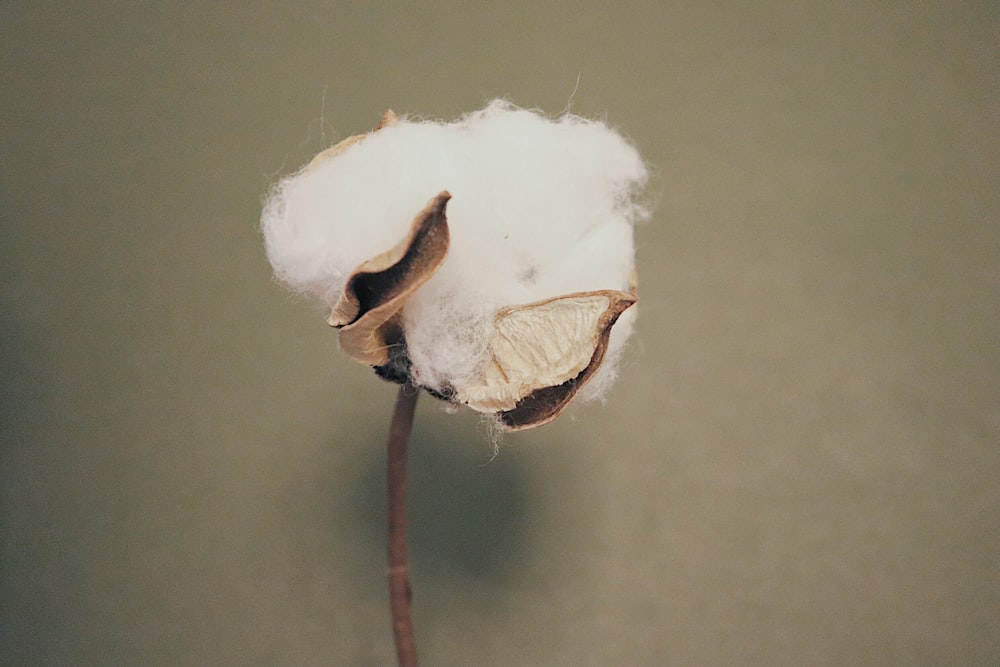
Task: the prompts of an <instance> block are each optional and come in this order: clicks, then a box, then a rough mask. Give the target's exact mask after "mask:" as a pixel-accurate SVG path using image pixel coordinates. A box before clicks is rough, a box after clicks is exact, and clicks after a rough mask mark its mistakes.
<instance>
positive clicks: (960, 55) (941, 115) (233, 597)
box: [0, 0, 1000, 666]
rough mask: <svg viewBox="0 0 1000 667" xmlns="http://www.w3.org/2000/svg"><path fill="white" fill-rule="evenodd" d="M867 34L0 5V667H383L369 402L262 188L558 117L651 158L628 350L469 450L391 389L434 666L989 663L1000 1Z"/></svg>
mask: <svg viewBox="0 0 1000 667" xmlns="http://www.w3.org/2000/svg"><path fill="white" fill-rule="evenodd" d="M882 4H883V3H862V2H856V3H851V2H818V3H799V2H791V1H780V0H773V1H766V2H758V3H739V2H722V3H702V2H676V3H673V2H644V3H639V2H623V3H614V4H613V3H594V2H590V3H571V2H564V3H560V2H552V3H507V4H501V5H497V7H496V8H489V7H485V6H482V7H480V6H477V5H474V4H473V3H458V2H454V3H446V2H440V3H431V4H429V5H426V6H421V7H418V6H417V4H416V3H414V4H412V5H410V4H408V3H393V2H353V3H320V2H300V3H281V2H256V1H248V2H219V3H143V2H80V3H65V2H46V1H39V0H33V1H32V2H24V1H6V2H0V149H2V150H0V170H2V172H0V197H2V199H0V221H2V226H0V278H2V281H0V283H2V292H0V299H2V301H0V312H2V334H0V335H2V352H0V358H2V369H0V383H2V386H0V419H2V422H0V428H2V431H0V436H2V448H0V457H2V458H0V503H2V505H0V509H2V513H0V516H2V521H3V523H2V535H3V551H2V562H0V580H2V590H0V605H2V618H0V662H2V663H3V664H9V665H208V664H212V665H331V664H332V665H386V664H390V663H391V662H392V660H393V649H392V645H391V638H390V626H389V621H388V612H387V602H386V593H385V584H384V571H383V541H384V538H383V534H382V530H383V529H382V519H383V509H382V502H383V501H382V492H383V481H382V475H383V472H382V466H383V451H382V447H383V438H384V436H385V433H386V430H387V428H388V421H389V413H390V410H391V406H392V401H393V397H394V388H393V387H392V386H390V385H387V384H384V383H382V382H380V381H378V380H377V379H376V378H375V377H374V376H373V375H372V374H371V373H370V371H368V370H367V369H365V368H363V367H360V366H357V365H355V364H353V363H352V362H350V361H348V360H347V359H346V358H345V357H344V356H343V355H341V354H339V353H338V351H337V348H336V340H335V335H334V334H333V333H332V332H331V331H330V330H328V328H327V327H326V325H325V323H324V321H323V317H322V314H321V313H319V312H318V311H317V310H316V309H315V308H313V307H312V306H310V305H309V304H306V303H303V302H301V301H297V300H296V299H294V298H292V297H290V296H289V295H287V294H286V293H285V292H284V291H283V290H282V289H281V288H280V287H279V286H278V285H276V284H275V283H274V282H273V281H272V280H271V277H270V272H269V267H268V266H267V264H266V261H265V260H264V257H263V251H262V248H261V239H260V236H259V233H258V230H257V224H258V218H259V210H260V200H261V197H262V194H263V193H264V192H265V191H266V189H267V187H268V185H269V184H270V183H272V182H273V181H274V180H275V178H277V177H278V176H279V175H281V174H285V173H288V172H289V171H291V170H293V169H295V168H296V167H298V166H299V165H301V164H302V163H303V162H304V161H306V160H307V159H308V158H309V157H310V156H311V155H312V154H314V153H316V152H318V151H319V150H320V149H322V148H324V147H325V146H327V145H329V144H330V143H332V142H334V141H335V140H337V139H339V138H342V137H344V136H347V135H349V134H353V133H357V132H359V131H363V130H367V129H369V128H370V127H371V126H372V124H373V123H374V122H375V121H376V120H377V119H378V117H379V115H380V114H381V113H382V111H383V110H384V109H385V108H386V107H389V106H392V107H393V108H394V109H396V110H397V111H399V112H409V113H418V114H423V115H425V116H428V117H435V118H452V117H454V116H455V115H457V114H459V113H461V112H462V111H468V110H472V109H476V108H479V107H481V106H482V105H483V104H484V103H485V102H486V101H487V100H489V99H491V98H493V97H497V96H504V97H507V98H509V99H510V100H512V101H514V102H516V103H518V104H521V105H523V106H530V107H538V108H541V109H543V110H546V111H547V112H549V113H559V112H561V111H562V110H563V109H565V108H566V107H567V104H568V102H569V101H570V96H571V93H573V91H574V88H576V93H575V95H573V96H572V109H573V111H575V112H577V113H580V114H583V115H587V116H597V117H605V118H607V120H608V121H609V122H610V123H612V124H613V125H615V126H616V127H619V128H620V129H621V130H622V131H623V132H624V133H625V134H626V135H627V136H629V137H630V138H631V139H632V140H633V141H634V142H635V143H636V144H637V145H638V146H639V148H640V149H641V150H642V152H643V154H644V155H645V157H646V158H647V159H648V160H649V161H650V163H651V164H652V165H653V167H654V169H655V172H656V179H655V182H654V184H653V191H654V192H655V193H656V196H657V199H658V208H657V214H656V217H655V220H654V221H653V222H651V223H649V224H648V225H645V226H643V227H642V228H640V229H639V230H638V241H639V244H640V250H639V262H640V270H641V277H642V306H641V308H642V311H641V312H642V317H641V319H640V329H639V333H638V336H637V337H636V339H635V342H634V345H633V346H632V348H631V351H630V354H629V358H628V364H627V366H626V367H625V368H624V371H623V374H622V377H621V380H620V382H619V385H618V386H617V387H616V389H615V391H614V392H613V394H612V396H611V398H610V400H609V401H608V403H607V404H606V405H603V406H601V405H597V406H584V407H580V406H577V407H576V408H574V409H573V410H571V411H570V412H569V413H568V414H567V415H564V416H563V417H562V418H561V419H560V420H559V421H558V422H557V423H555V424H553V425H551V426H548V427H545V428H542V429H540V430H536V431H532V432H529V433H526V434H523V435H517V436H509V437H506V438H504V439H503V441H502V442H501V448H500V452H499V456H498V457H497V458H496V459H495V460H491V458H490V457H491V445H490V442H489V438H488V434H487V431H486V429H485V428H484V427H483V426H482V425H481V424H480V423H479V421H478V420H477V418H476V417H475V416H474V415H471V414H459V415H455V416H452V415H448V414H446V413H444V412H443V411H442V410H441V409H440V406H439V405H438V404H436V403H435V401H433V400H432V399H430V398H429V397H424V398H422V399H421V404H420V406H419V411H418V426H417V432H416V434H415V441H414V444H413V457H414V458H413V462H412V468H413V474H414V476H415V479H414V481H413V488H412V493H413V497H412V513H413V526H412V530H413V532H414V535H413V541H414V543H413V547H412V552H413V553H412V557H413V577H414V586H415V591H416V607H415V614H416V621H415V622H416V627H417V633H418V645H419V649H420V652H421V656H422V658H423V661H424V663H425V664H427V665H574V666H576V665H612V664H618V665H721V664H746V665H847V664H852V665H893V664H896V665H940V664H963V665H995V664H998V663H1000V344H998V341H1000V224H998V218H1000V177H998V174H1000V171H998V168H1000V164H998V163H1000V10H998V8H997V5H996V3H994V2H940V3H936V2H910V3H896V7H895V8H877V7H876V6H877V5H878V6H881V5H882ZM578 79H579V86H578V87H577V80H578Z"/></svg>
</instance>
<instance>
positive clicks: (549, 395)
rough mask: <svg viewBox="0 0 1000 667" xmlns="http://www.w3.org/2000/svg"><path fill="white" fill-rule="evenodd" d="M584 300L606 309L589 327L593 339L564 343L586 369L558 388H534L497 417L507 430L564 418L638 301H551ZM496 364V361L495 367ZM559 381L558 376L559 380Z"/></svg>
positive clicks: (586, 296) (592, 297)
mask: <svg viewBox="0 0 1000 667" xmlns="http://www.w3.org/2000/svg"><path fill="white" fill-rule="evenodd" d="M581 300H585V301H590V302H592V303H593V306H590V307H591V308H593V307H594V306H596V307H598V308H600V307H602V306H603V310H601V311H600V312H599V314H598V315H597V318H596V323H593V322H592V321H591V322H589V323H588V324H589V326H588V328H589V329H590V335H585V334H584V332H581V335H580V336H578V337H577V338H576V339H575V340H570V341H564V342H568V343H569V346H568V350H567V356H570V357H575V358H576V359H577V360H580V359H585V360H586V361H585V365H584V366H583V368H582V370H580V371H579V372H577V373H575V374H574V375H572V376H571V377H568V378H566V379H565V380H563V381H561V382H559V383H558V384H551V385H547V386H539V387H537V388H534V389H533V390H532V391H530V392H529V393H528V394H527V395H525V396H524V397H522V398H520V399H519V400H518V401H517V403H516V405H515V406H514V407H513V408H511V409H509V410H502V411H500V412H498V413H497V417H498V418H499V421H500V427H501V428H502V429H503V430H505V431H521V430H525V429H528V428H534V427H536V426H542V425H543V424H547V423H549V422H550V421H552V420H553V419H555V418H556V417H558V416H559V415H560V414H562V412H563V410H565V409H566V407H567V406H568V405H569V404H570V403H571V402H572V401H573V399H574V398H575V397H576V395H577V394H578V393H579V392H580V390H581V389H582V388H583V387H584V385H586V384H587V382H588V381H589V380H590V379H591V378H592V377H593V376H594V374H595V373H596V372H597V370H598V369H599V368H600V367H601V363H602V362H603V361H604V356H605V354H606V353H607V350H608V342H609V340H610V338H611V328H612V327H613V326H614V324H615V322H617V321H618V318H619V317H620V316H621V314H622V313H624V312H625V311H626V310H627V309H628V308H629V307H631V306H632V305H633V304H635V303H636V301H638V296H637V295H636V294H635V292H634V291H633V292H631V293H629V292H619V291H611V290H607V291H600V292H586V293H581V294H571V295H568V296H565V297H559V299H554V300H551V301H552V302H560V301H566V302H579V301H581ZM542 303H543V304H545V303H548V302H542ZM528 308H531V306H529V307H528ZM573 319H578V318H573ZM496 361H497V360H496V359H494V363H496ZM579 365H580V361H577V363H576V366H573V367H571V368H573V369H575V368H578V367H579ZM571 372H572V371H571ZM558 377H559V376H556V378H557V379H558ZM539 379H540V378H539Z"/></svg>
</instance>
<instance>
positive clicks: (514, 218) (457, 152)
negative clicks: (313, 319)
mask: <svg viewBox="0 0 1000 667" xmlns="http://www.w3.org/2000/svg"><path fill="white" fill-rule="evenodd" d="M645 179H646V169H645V166H644V165H643V162H642V160H641V158H640V157H639V154H638V152H637V151H636V150H635V149H634V148H633V147H632V146H631V145H629V144H628V143H627V142H626V141H625V140H624V139H623V138H622V137H621V136H620V135H619V134H617V133H616V132H614V131H613V130H611V129H609V128H608V127H607V126H605V125H604V124H602V123H599V122H595V121H590V120H586V119H583V118H579V117H577V116H573V115H565V116H562V117H560V118H558V119H556V120H550V119H547V118H545V117H544V116H542V115H540V114H538V113H535V112H532V111H527V110H524V109H520V108H517V107H514V106H512V105H510V104H508V103H505V102H502V101H495V102H492V103H491V104H489V105H488V106H487V107H486V108H485V109H483V110H481V111H477V112H475V113H471V114H468V115H466V116H464V117H462V118H460V119H458V120H457V121H455V122H453V123H439V122H411V121H408V120H405V119H402V120H400V121H399V122H398V123H396V124H394V125H390V126H388V127H384V128H383V129H381V130H379V131H377V132H374V133H372V134H370V135H368V136H367V137H365V138H364V139H363V140H361V141H359V142H357V143H355V144H353V145H351V146H350V147H348V148H347V149H346V150H345V151H344V152H343V153H341V154H339V155H337V156H335V157H332V158H330V159H326V160H323V161H319V162H318V163H317V164H315V165H314V166H312V167H310V168H309V169H305V170H303V171H301V172H300V173H298V174H296V175H294V176H291V177H289V178H287V179H285V180H284V181H282V182H281V183H279V184H278V185H277V186H276V187H275V188H274V190H273V191H272V193H271V195H270V197H269V199H268V201H267V203H266V206H265V210H264V214H263V220H262V224H263V230H264V234H265V240H266V244H267V254H268V258H269V259H270V261H271V263H272V265H273V266H274V270H275V273H276V275H277V276H278V277H279V278H280V279H281V280H282V281H284V282H285V283H287V284H288V285H289V286H290V287H291V288H293V289H295V290H297V291H300V292H303V293H306V294H309V295H311V296H313V297H315V298H317V299H320V300H322V301H323V302H324V303H326V305H328V306H332V305H333V303H334V302H335V301H336V300H337V298H338V296H339V295H340V293H341V290H342V289H343V287H344V284H345V281H346V279H347V277H348V276H349V275H350V274H351V272H352V271H353V270H354V269H355V268H356V267H357V266H358V265H359V264H361V263H362V262H364V261H366V260H368V259H370V258H372V257H374V256H375V255H378V254H379V253H382V252H384V251H386V250H388V249H389V248H391V247H393V246H394V245H395V244H397V243H398V242H399V241H400V240H401V239H403V238H404V237H405V236H406V234H407V232H408V231H409V229H410V225H411V224H412V221H413V218H414V216H415V215H416V214H417V213H418V212H420V211H421V210H422V209H423V208H424V207H425V206H426V205H427V203H428V201H429V200H430V199H431V198H433V197H434V196H436V195H437V194H438V193H440V192H441V191H443V190H447V191H449V192H450V193H451V200H450V201H449V202H448V207H447V218H448V225H449V229H450V233H451V245H450V248H449V250H448V254H447V257H446V258H445V261H444V263H443V264H442V265H441V266H440V268H439V269H438V270H437V272H436V273H435V274H434V275H433V277H432V278H431V279H430V280H429V281H428V282H427V283H426V284H425V285H423V286H422V287H421V288H420V289H418V290H417V291H416V293H415V294H414V295H413V297H412V298H411V299H410V300H409V301H408V302H407V304H406V306H405V307H404V310H403V321H404V331H405V336H406V343H407V348H408V353H409V357H410V360H411V362H412V367H411V373H412V375H413V380H414V381H415V382H416V383H417V384H419V385H422V386H426V387H429V388H432V389H442V388H445V387H460V386H462V384H463V383H464V382H467V381H469V378H470V377H473V376H474V375H475V373H476V371H477V368H478V367H481V365H482V364H483V361H484V360H483V355H484V352H485V346H486V343H487V341H488V339H489V335H490V332H491V327H492V321H493V317H494V315H495V314H496V313H497V311H498V310H500V309H501V308H504V307H506V306H513V305H520V304H526V303H531V302H535V301H539V300H542V299H547V298H552V297H556V296H560V295H565V294H569V293H573V292H584V291H592V290H609V289H610V290H628V289H629V288H630V278H631V276H632V274H633V268H634V247H633V240H632V225H633V223H634V222H635V221H636V220H637V219H638V218H641V217H643V216H644V215H645V212H644V210H643V208H642V207H641V206H639V205H638V204H637V203H636V201H635V199H634V196H635V194H636V193H637V191H638V189H639V188H641V186H642V185H643V184H644V182H645ZM632 318H633V315H632V310H629V311H626V313H625V314H624V315H623V316H622V317H621V319H620V320H619V321H618V323H617V324H616V325H615V327H614V329H613V333H612V338H611V345H610V347H609V350H608V355H607V360H606V362H605V365H604V367H603V368H602V369H601V372H600V373H599V374H598V375H597V376H595V377H594V378H593V379H592V380H591V383H590V385H589V386H588V388H587V389H588V391H587V393H588V394H590V395H591V396H595V395H600V394H601V393H602V392H603V391H604V389H605V388H606V387H607V385H608V384H610V382H611V381H612V380H613V378H614V366H615V363H614V362H615V361H616V360H617V357H618V356H619V354H620V352H621V348H622V346H623V344H624V342H625V339H626V338H627V336H628V333H629V331H630V329H631V326H632Z"/></svg>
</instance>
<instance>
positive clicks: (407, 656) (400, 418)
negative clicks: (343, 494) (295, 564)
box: [387, 383, 418, 667]
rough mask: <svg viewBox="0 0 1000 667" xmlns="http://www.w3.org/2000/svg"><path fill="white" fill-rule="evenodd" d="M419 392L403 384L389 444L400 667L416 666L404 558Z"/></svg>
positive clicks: (392, 592)
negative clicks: (408, 469) (409, 463)
mask: <svg viewBox="0 0 1000 667" xmlns="http://www.w3.org/2000/svg"><path fill="white" fill-rule="evenodd" d="M417 396H418V391H417V389H416V388H415V387H413V385H411V384H409V383H406V384H404V385H402V386H401V387H400V388H399V394H397V395H396V407H395V409H394V410H393V412H392V426H391V427H390V428H389V445H388V478H387V485H388V501H389V504H388V510H387V514H388V519H389V607H390V609H391V610H392V634H393V636H394V637H395V639H396V659H397V660H398V661H399V665H400V667H416V664H417V646H416V644H415V643H414V641H413V621H412V620H411V619H410V601H411V599H412V597H413V595H412V593H411V591H410V568H409V564H408V562H407V557H406V447H407V443H408V442H409V439H410V429H411V428H412V426H413V413H414V411H415V409H416V406H417Z"/></svg>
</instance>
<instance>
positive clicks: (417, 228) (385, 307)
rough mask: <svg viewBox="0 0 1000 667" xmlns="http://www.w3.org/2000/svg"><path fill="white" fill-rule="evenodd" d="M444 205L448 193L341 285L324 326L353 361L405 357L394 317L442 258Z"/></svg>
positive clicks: (382, 361)
mask: <svg viewBox="0 0 1000 667" xmlns="http://www.w3.org/2000/svg"><path fill="white" fill-rule="evenodd" d="M449 199H451V195H450V194H449V193H448V191H444V192H442V193H440V194H439V195H438V196H436V197H435V198H434V199H432V200H431V201H430V203H429V204H428V205H427V207H426V208H424V210H423V211H421V212H420V213H419V214H418V215H417V217H416V218H414V220H413V224H412V226H411V227H410V232H409V234H408V235H407V236H406V238H404V239H403V240H402V241H400V242H399V243H397V244H396V245H395V246H393V247H392V248H391V249H389V250H387V251H386V252H384V253H382V254H380V255H378V256H376V257H373V258H371V259H369V260H368V261H366V262H364V263H363V264H361V266H359V267H358V268H357V269H355V271H354V272H353V273H352V274H351V276H350V277H349V278H348V279H347V284H346V285H345V286H344V291H343V293H342V294H341V295H340V298H339V299H338V301H337V304H336V305H335V306H334V307H333V311H332V312H331V313H330V317H329V319H328V320H327V322H328V323H329V324H330V326H332V327H336V328H338V329H340V346H341V348H343V350H344V351H345V352H346V353H347V354H349V355H350V356H351V357H352V358H353V359H355V360H356V361H359V362H361V363H363V364H367V365H369V366H383V365H385V364H387V363H389V361H390V360H391V359H392V358H393V357H395V356H397V354H396V353H402V352H405V350H403V349H402V346H403V336H402V329H401V328H400V325H399V322H398V318H397V317H396V316H397V314H398V313H399V311H400V309H402V307H403V306H404V305H405V303H406V300H407V299H408V298H409V297H410V295H411V294H413V292H414V291H416V290H417V289H418V288H419V287H420V286H421V285H423V284H424V283H425V282H427V280H428V279H429V278H430V277H431V276H432V275H433V274H434V271H436V270H437V268H438V267H439V266H440V265H441V263H442V262H443V261H444V258H445V256H446V255H447V254H448V243H449V235H448V219H447V217H446V215H445V208H446V207H447V205H448V200H449Z"/></svg>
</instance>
